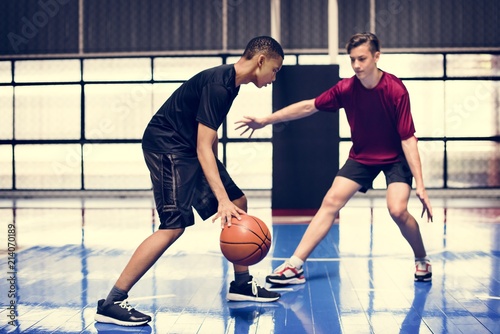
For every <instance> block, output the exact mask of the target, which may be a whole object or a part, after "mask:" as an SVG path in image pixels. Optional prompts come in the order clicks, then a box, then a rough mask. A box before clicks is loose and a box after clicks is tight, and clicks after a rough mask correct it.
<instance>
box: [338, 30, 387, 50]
mask: <svg viewBox="0 0 500 334" xmlns="http://www.w3.org/2000/svg"><path fill="white" fill-rule="evenodd" d="M365 43H369V46H370V52H371V53H372V54H374V53H375V52H378V51H380V41H379V40H378V38H377V36H375V34H372V33H371V32H362V33H359V34H355V35H352V36H351V38H350V39H349V42H347V45H346V46H345V48H346V49H347V53H348V54H349V53H351V50H352V49H354V48H356V47H358V46H360V45H363V44H365Z"/></svg>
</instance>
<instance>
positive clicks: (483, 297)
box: [476, 295, 500, 300]
mask: <svg viewBox="0 0 500 334" xmlns="http://www.w3.org/2000/svg"><path fill="white" fill-rule="evenodd" d="M476 297H477V298H479V299H483V300H485V299H493V300H500V297H497V296H488V295H476Z"/></svg>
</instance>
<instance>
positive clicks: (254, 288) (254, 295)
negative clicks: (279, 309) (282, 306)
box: [227, 276, 281, 303]
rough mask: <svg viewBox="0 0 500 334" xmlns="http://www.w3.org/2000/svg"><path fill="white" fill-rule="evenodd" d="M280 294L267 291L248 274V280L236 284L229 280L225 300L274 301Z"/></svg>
mask: <svg viewBox="0 0 500 334" xmlns="http://www.w3.org/2000/svg"><path fill="white" fill-rule="evenodd" d="M280 297H281V295H280V294H279V293H277V292H274V291H268V290H266V289H264V288H263V287H260V286H259V285H258V284H257V281H256V280H255V279H254V278H253V277H252V276H250V281H249V282H247V283H244V284H239V285H237V284H236V282H235V281H232V282H231V285H230V287H229V293H228V294H227V300H229V301H233V302H262V303H266V302H274V301H276V300H278V299H279V298H280Z"/></svg>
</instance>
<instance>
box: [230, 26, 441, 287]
mask: <svg viewBox="0 0 500 334" xmlns="http://www.w3.org/2000/svg"><path fill="white" fill-rule="evenodd" d="M346 48H347V53H348V54H349V57H350V59H351V66H352V68H353V70H354V72H355V75H354V76H353V77H351V78H349V79H344V80H341V81H340V82H338V83H337V84H336V85H335V86H333V87H332V88H330V89H329V90H327V91H325V92H324V93H322V94H321V95H319V96H318V97H316V98H315V99H311V100H304V101H300V102H297V103H294V104H291V105H289V106H287V107H285V108H283V109H281V110H279V111H277V112H275V113H273V114H271V115H269V116H267V117H263V118H256V117H252V116H246V117H245V118H244V119H243V120H240V121H238V122H237V123H241V125H240V126H239V127H238V128H242V127H246V129H245V131H244V132H243V133H245V132H246V131H248V130H250V129H252V133H253V130H255V129H260V128H262V127H264V126H266V125H268V124H276V123H280V122H285V121H290V120H295V119H300V118H303V117H307V116H310V115H312V114H314V113H316V112H317V111H326V112H335V111H337V110H338V109H340V108H343V109H345V112H346V115H347V120H348V123H349V126H350V129H351V139H352V147H351V150H350V152H349V158H348V160H347V162H346V163H345V165H344V166H343V167H342V168H341V169H340V170H339V172H338V174H337V176H336V177H335V179H334V181H333V184H332V186H331V188H330V189H329V190H328V192H327V193H326V195H325V197H324V198H323V202H322V204H321V207H320V208H319V210H318V212H317V213H316V215H315V216H314V217H313V219H312V221H311V223H310V224H309V226H308V228H307V230H306V232H305V233H304V235H303V237H302V240H301V242H300V243H299V245H298V246H297V248H296V250H295V252H294V254H293V256H292V257H291V258H290V259H288V260H287V261H285V262H284V263H283V264H282V265H280V266H279V267H278V268H276V269H275V270H274V272H273V273H272V274H271V275H268V276H267V277H266V281H267V282H268V283H272V284H301V283H304V282H305V278H304V275H303V273H304V270H303V269H302V265H303V264H304V261H306V259H307V258H308V257H309V255H310V254H311V253H312V251H313V250H314V248H315V247H316V246H317V245H318V244H319V243H320V241H321V240H323V238H324V237H325V236H326V234H327V233H328V231H329V230H330V228H331V227H332V224H333V222H334V220H335V216H336V215H337V214H338V212H339V211H340V209H341V208H342V207H344V205H345V204H346V203H347V202H348V201H349V200H350V199H351V197H352V196H354V194H355V193H356V192H357V191H361V192H366V191H367V190H368V189H369V188H371V187H372V182H373V180H374V179H375V178H376V176H377V175H378V174H379V173H380V172H383V173H384V175H385V177H386V183H387V207H388V210H389V213H390V215H391V217H392V219H393V220H394V222H396V224H397V225H398V227H399V229H400V230H401V233H402V235H403V237H404V238H405V239H406V240H407V241H408V243H409V244H410V246H411V248H412V250H413V253H414V255H415V266H416V271H415V281H419V282H429V281H431V280H432V270H431V264H430V261H429V259H428V258H427V253H426V251H425V248H424V244H423V241H422V236H421V234H420V230H419V226H418V223H417V221H416V220H415V218H414V217H413V216H412V215H411V214H410V213H409V212H408V208H407V206H408V200H409V198H410V193H411V186H412V179H413V178H415V183H416V195H417V197H418V198H419V200H420V201H421V202H422V205H423V210H422V216H423V215H424V213H425V212H427V221H432V207H431V204H430V201H429V198H428V196H427V193H426V190H425V186H424V181H423V178H422V167H421V163H420V155H419V152H418V147H417V139H416V137H415V135H414V133H415V127H414V125H413V118H412V115H411V111H410V99H409V95H408V91H407V90H406V88H405V86H404V85H403V83H402V82H401V80H399V79H398V78H396V77H395V76H394V75H392V74H389V73H386V72H383V71H381V70H380V69H378V68H377V61H378V60H379V57H380V43H379V41H378V39H377V37H376V36H375V35H374V34H371V33H361V34H356V35H354V36H352V37H351V39H350V40H349V42H348V44H347V46H346ZM250 136H251V134H250Z"/></svg>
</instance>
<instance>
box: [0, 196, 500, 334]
mask: <svg viewBox="0 0 500 334" xmlns="http://www.w3.org/2000/svg"><path fill="white" fill-rule="evenodd" d="M432 200H433V206H434V215H435V217H434V222H433V223H426V222H425V221H424V220H423V219H420V228H421V231H422V234H423V237H424V242H425V245H426V247H427V250H428V253H429V256H430V258H431V260H432V264H433V281H432V284H428V283H414V282H413V272H414V264H413V258H412V254H411V250H410V248H409V246H408V245H407V244H406V242H405V241H404V239H403V238H402V237H401V235H400V233H399V230H398V229H397V227H396V225H395V224H394V223H393V222H392V221H391V219H390V217H389V215H388V213H387V210H386V209H385V201H384V199H382V198H380V199H377V198H375V199H373V198H371V199H368V198H364V197H362V196H360V197H355V198H354V199H353V200H352V201H351V202H350V203H349V204H348V206H347V207H346V208H344V209H343V210H342V211H341V215H340V223H339V224H336V225H334V227H333V228H332V229H331V231H330V233H329V234H328V236H327V238H326V239H325V240H324V241H323V242H322V243H321V244H320V245H319V246H318V247H317V248H316V249H315V251H314V253H313V254H312V256H311V258H310V259H309V260H308V261H307V262H306V264H305V275H306V279H307V282H306V284H303V285H298V286H286V287H282V288H280V289H279V291H280V292H281V293H282V298H281V299H280V300H279V301H278V302H275V303H265V304H264V303H248V302H227V301H226V299H225V296H226V293H227V291H228V289H229V283H230V282H231V280H232V279H233V272H232V266H231V265H230V264H229V263H228V262H227V261H226V260H225V259H224V258H223V257H222V255H221V253H220V250H219V244H218V236H219V233H220V229H219V224H218V223H216V224H212V223H211V222H210V221H206V222H202V221H201V220H197V222H196V224H195V226H194V227H191V228H189V229H188V230H187V231H186V233H185V234H184V235H183V236H182V237H181V238H180V239H179V241H178V242H177V243H176V244H174V246H172V247H171V249H169V250H168V251H167V252H166V253H165V255H164V256H163V257H162V258H161V259H160V260H159V262H158V263H157V264H156V265H155V266H154V267H153V268H152V270H151V271H149V272H148V273H147V274H146V275H145V276H144V278H143V279H142V280H141V281H140V282H139V283H138V284H137V285H136V286H135V287H134V288H133V289H132V291H131V292H130V299H129V301H130V303H131V304H132V305H133V306H134V307H136V308H137V309H138V310H140V311H142V312H145V313H149V314H151V315H153V321H152V322H151V323H150V324H149V325H147V326H141V327H136V328H123V327H118V326H114V325H107V324H96V323H95V322H94V320H93V318H94V313H95V310H96V302H97V300H98V299H100V298H104V297H105V296H106V294H107V293H108V291H109V289H110V288H111V287H112V285H113V283H114V282H115V280H116V278H117V277H118V275H119V274H120V272H121V270H122V269H123V267H124V266H125V264H126V262H127V261H128V259H129V258H130V256H131V254H132V252H133V251H134V250H135V248H136V247H137V245H138V244H139V243H140V242H141V241H142V240H143V239H144V238H145V237H147V236H148V235H149V234H151V233H152V232H153V231H154V230H155V228H156V225H157V218H156V217H155V214H154V209H153V203H152V202H151V200H149V199H122V200H118V199H85V200H82V199H65V200H55V199H46V200H35V199H31V200H16V201H15V202H14V201H11V200H0V222H1V224H2V227H1V228H2V229H3V231H1V232H0V242H1V248H0V249H1V250H2V252H1V254H0V268H1V272H2V276H1V277H2V279H1V280H0V291H1V297H0V301H1V310H0V319H1V321H0V332H1V333H210V334H212V333H245V334H246V333H317V334H322V333H325V334H326V333H329V334H330V333H348V334H350V333H383V334H385V333H389V334H390V333H464V334H469V333H474V334H475V333H479V334H480V333H500V314H499V313H500V257H499V256H500V219H499V217H500V203H499V201H498V198H495V199H491V198H489V199H446V198H439V199H435V198H433V199H432ZM249 204H250V210H249V213H250V214H253V215H256V216H258V217H260V218H262V219H263V220H264V221H266V222H267V223H268V225H269V227H270V229H271V230H272V235H273V245H272V249H271V252H270V253H269V255H268V256H267V258H266V259H265V260H263V261H262V262H261V263H259V264H257V265H255V266H253V267H251V274H252V275H253V276H254V277H256V278H257V279H258V280H259V281H260V283H261V285H264V283H265V276H266V275H267V274H268V273H270V272H271V271H272V268H274V267H276V266H277V265H279V264H280V263H281V262H282V260H283V259H285V258H288V257H289V256H290V255H291V254H292V253H293V250H294V249H295V246H296V245H297V243H298V242H299V240H300V238H301V235H302V233H303V232H304V230H305V229H306V227H307V225H306V223H307V221H308V220H309V218H308V217H272V215H271V210H270V208H269V206H270V205H269V204H270V203H269V200H265V199H264V200H252V199H250V202H249ZM411 204H412V205H413V206H412V207H411V208H410V211H411V212H412V213H414V214H415V215H418V214H419V213H420V206H419V205H418V203H416V202H415V201H412V202H411ZM13 223H15V227H16V228H15V230H16V233H15V236H12V234H9V233H8V229H9V227H8V225H9V224H13ZM9 237H10V239H11V240H12V238H13V237H15V242H16V243H17V246H18V247H17V249H16V250H15V252H12V253H9V252H7V250H8V242H9ZM11 264H15V270H11V268H9V265H11ZM9 278H10V279H9ZM268 287H269V286H268ZM11 305H12V306H11ZM9 322H10V323H9Z"/></svg>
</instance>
